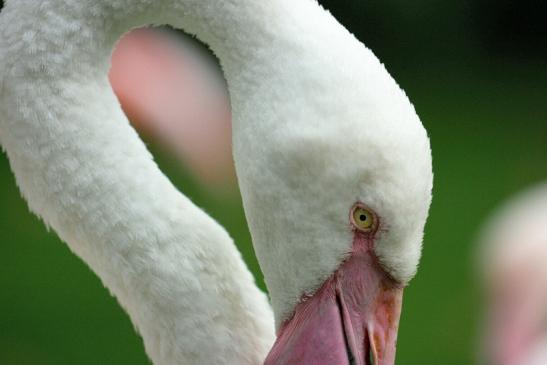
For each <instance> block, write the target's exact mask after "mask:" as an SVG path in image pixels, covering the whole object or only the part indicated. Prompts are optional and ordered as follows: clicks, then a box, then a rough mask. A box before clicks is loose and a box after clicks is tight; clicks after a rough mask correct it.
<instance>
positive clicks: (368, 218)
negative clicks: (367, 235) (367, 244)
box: [351, 205, 376, 232]
mask: <svg viewBox="0 0 547 365" xmlns="http://www.w3.org/2000/svg"><path fill="white" fill-rule="evenodd" d="M351 223H352V224H353V225H354V226H355V228H357V229H358V230H360V231H362V232H370V231H372V230H374V229H375V228H376V216H375V215H374V213H373V212H372V211H370V210H369V209H367V208H365V207H363V206H362V205H356V206H354V207H353V211H352V213H351Z"/></svg>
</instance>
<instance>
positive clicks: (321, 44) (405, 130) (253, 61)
mask: <svg viewBox="0 0 547 365" xmlns="http://www.w3.org/2000/svg"><path fill="white" fill-rule="evenodd" d="M151 23H153V24H164V23H168V24H171V25H173V26H175V27H178V28H183V29H184V30H186V31H188V32H190V33H193V34H196V35H197V37H198V38H200V39H201V40H203V41H204V42H206V43H207V44H208V45H209V46H210V47H211V48H212V49H213V51H214V52H215V53H216V55H217V56H218V57H219V58H220V60H221V64H222V67H223V70H224V73H225V76H226V78H227V81H228V85H229V90H230V95H231V103H232V110H233V120H234V122H233V144H234V160H235V164H236V169H237V173H238V179H239V184H240V188H241V193H242V198H243V202H244V206H245V210H246V215H247V220H248V222H249V228H250V230H251V234H252V237H253V244H254V246H255V250H256V253H257V256H258V258H259V261H260V264H261V267H262V270H263V272H264V275H265V280H266V282H267V285H268V289H269V292H270V295H271V300H272V306H273V309H274V312H275V314H276V316H275V317H276V323H277V324H278V325H279V324H280V323H281V322H282V321H283V320H284V319H286V318H288V317H289V315H290V314H291V313H292V311H293V310H294V307H295V305H296V304H297V303H298V301H299V299H300V298H301V297H302V295H304V294H310V293H313V292H314V291H315V290H316V289H317V288H318V287H319V286H320V285H321V283H323V282H324V281H325V279H327V278H328V277H329V276H330V275H331V274H332V273H333V272H334V271H335V270H336V268H337V267H338V266H339V265H340V263H341V262H342V260H343V259H344V258H346V257H347V255H348V252H349V251H350V249H351V235H352V232H351V229H350V227H349V224H348V211H349V209H350V208H351V207H352V205H353V204H354V203H355V202H356V201H362V202H365V203H366V204H367V206H369V207H370V208H372V209H374V211H375V212H376V213H377V214H378V215H379V216H380V217H381V218H382V226H381V227H380V231H379V236H378V239H377V243H376V246H375V247H374V250H375V254H376V255H377V256H378V258H379V260H380V262H381V263H382V266H383V268H384V269H385V270H386V271H387V272H389V273H390V274H391V276H392V277H393V278H394V279H396V280H397V281H399V282H400V283H402V284H405V283H407V282H408V280H410V278H411V277H412V276H413V275H414V273H415V271H416V268H417V264H418V260H419V257H420V251H421V242H422V235H423V227H424V224H425V220H426V216H427V211H428V207H429V203H430V200H431V186H432V173H431V155H430V148H429V140H428V137H427V134H426V132H425V130H424V128H423V127H422V124H421V122H420V121H419V118H418V117H417V115H416V113H415V111H414V108H413V107H412V105H411V104H410V102H409V101H408V98H407V97H406V95H405V94H404V92H403V91H402V90H401V89H400V88H399V86H398V85H397V84H396V83H395V81H394V80H393V79H392V78H391V76H390V75H389V74H388V73H387V71H386V70H385V68H384V66H383V65H382V64H381V63H380V62H379V61H378V59H377V58H376V57H375V56H374V55H373V54H372V52H371V51H370V50H368V49H367V48H365V47H364V46H363V45H362V44H361V43H360V42H359V41H357V40H356V39H355V38H354V37H353V36H352V35H351V34H350V33H349V32H348V31H347V30H345V29H344V28H343V27H342V26H340V24H339V23H338V22H337V21H336V20H335V19H334V18H333V17H332V16H331V15H330V14H328V13H327V12H326V11H324V10H323V9H321V8H320V7H319V6H318V5H317V3H315V2H314V1H312V0H299V1H292V0H275V1H268V2H262V1H251V0H232V1H220V0H217V1H198V0H160V1H152V0H109V1H107V0H94V1H62V0H44V1H40V2H37V1H34V0H21V1H17V2H16V1H13V0H12V1H8V2H7V4H6V6H5V8H4V9H3V11H2V13H1V14H0V75H1V76H0V77H2V78H1V79H0V87H1V89H0V113H1V115H2V118H1V119H0V143H1V144H2V146H3V147H4V149H5V150H6V152H7V154H8V157H9V160H10V164H11V167H12V169H13V172H14V173H15V175H16V179H17V184H18V185H19V187H20V190H21V192H22V194H23V196H24V197H25V198H26V199H27V201H28V203H29V206H30V208H31V209H32V211H33V212H35V213H36V214H38V215H39V216H40V217H42V219H43V220H44V222H45V223H46V224H47V225H48V226H51V227H53V229H54V230H55V231H56V232H57V233H58V234H59V236H60V237H61V239H63V240H64V241H65V242H67V243H68V244H69V246H70V247H71V249H72V250H73V251H74V252H75V253H76V254H77V255H78V256H80V257H81V258H82V259H83V260H84V261H85V262H87V263H88V264H89V265H90V267H91V268H92V269H93V270H94V271H95V272H96V273H97V274H98V275H99V276H100V277H101V279H102V280H103V282H104V284H105V285H106V286H107V287H108V288H109V289H110V290H111V292H112V293H113V294H114V295H115V296H116V297H117V298H118V300H119V302H120V304H121V305H122V306H123V307H124V308H125V309H126V310H127V312H128V313H129V315H130V317H131V319H132V321H133V323H134V324H135V325H136V327H137V328H138V330H139V332H140V333H141V335H142V336H143V339H144V343H145V347H146V351H147V353H148V355H149V356H150V357H151V359H152V360H153V361H154V362H155V363H157V364H175V363H187V364H257V363H259V362H260V361H261V360H262V359H263V357H264V356H265V354H266V351H267V350H268V348H269V346H270V345H271V343H272V341H273V338H274V337H273V322H272V321H273V320H272V315H271V311H270V308H269V306H268V304H267V301H266V297H265V296H264V294H262V293H261V292H260V291H259V290H258V289H257V288H256V286H255V285H254V281H253V279H252V276H251V274H250V273H249V271H248V270H247V268H246V267H245V265H244V263H243V261H242V260H241V257H240V255H239V253H238V252H237V250H236V249H235V246H234V245H233V243H232V240H231V239H230V238H229V236H228V235H227V234H226V232H225V231H224V230H223V229H222V228H221V227H220V226H219V225H218V224H217V223H216V222H214V221H213V220H212V219H211V218H210V217H208V216H207V215H206V214H205V213H203V212H202V211H201V210H200V209H199V208H197V207H196V206H195V205H193V204H192V203H191V202H190V201H189V200H188V199H187V198H186V197H184V196H183V195H182V194H180V193H179V192H178V191H177V190H176V189H175V188H174V187H173V185H172V184H171V183H170V182H169V181H168V179H167V178H166V177H165V176H164V175H163V174H162V173H161V171H159V169H158V168H157V166H156V164H155V163H154V162H153V160H152V157H151V155H150V154H149V153H148V151H147V150H146V147H145V146H144V144H143V143H142V142H141V140H140V139H139V138H138V136H137V134H136V133H135V131H134V130H133V129H132V128H131V127H130V126H129V124H128V122H127V120H126V117H125V116H124V114H123V112H122V111H121V109H120V107H119V105H118V102H117V100H116V98H115V96H114V94H113V93H112V91H111V89H110V86H109V84H108V80H107V71H108V68H109V57H110V53H111V50H112V48H113V46H114V44H115V42H116V40H117V39H119V37H120V36H121V35H122V34H123V33H124V32H126V31H127V30H129V29H131V28H133V27H137V26H141V25H144V24H151Z"/></svg>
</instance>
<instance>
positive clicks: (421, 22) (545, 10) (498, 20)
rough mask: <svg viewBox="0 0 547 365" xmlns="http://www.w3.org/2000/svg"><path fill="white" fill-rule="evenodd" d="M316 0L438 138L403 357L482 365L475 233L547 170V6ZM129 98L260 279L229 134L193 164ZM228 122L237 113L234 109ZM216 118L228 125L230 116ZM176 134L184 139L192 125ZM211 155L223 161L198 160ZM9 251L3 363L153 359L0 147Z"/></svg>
mask: <svg viewBox="0 0 547 365" xmlns="http://www.w3.org/2000/svg"><path fill="white" fill-rule="evenodd" d="M320 2H321V3H322V4H323V5H324V6H325V7H326V8H328V9H330V10H331V12H332V13H333V14H334V15H335V16H336V17H337V18H338V19H339V21H340V22H341V23H342V24H344V25H345V26H346V27H347V28H349V29H350V30H351V31H352V32H353V33H354V34H355V35H356V36H357V37H358V38H359V39H360V40H362V41H363V42H364V43H365V44H366V45H367V46H368V47H370V48H371V49H372V50H373V51H374V52H375V53H376V54H377V55H378V56H379V58H380V59H381V60H382V61H383V62H384V63H385V64H386V66H387V68H388V70H389V71H390V72H391V74H392V75H393V76H394V77H395V79H396V80H398V82H399V83H400V85H401V86H402V87H403V88H404V89H405V90H406V92H407V94H408V95H409V97H410V99H411V100H412V101H413V103H414V105H415V107H416V109H417V111H418V114H419V115H420V116H421V118H422V121H423V123H424V125H425V127H426V129H427V130H428V132H429V135H430V138H431V143H432V149H433V157H434V172H435V187H434V199H433V204H432V207H431V214H430V219H429V221H428V224H427V229H426V234H425V243H424V253H423V259H422V262H421V266H420V270H419V273H418V275H417V277H416V278H415V279H414V280H413V281H412V283H411V285H410V287H409V288H408V289H407V290H406V291H405V299H404V307H403V315H402V321H401V327H400V334H399V343H398V354H397V364H402V365H418V364H420V365H429V364H430V365H438V364H444V365H465V364H475V363H476V347H477V345H476V343H477V340H478V338H477V337H478V336H477V332H478V327H479V326H480V318H481V310H482V309H481V295H480V294H481V293H480V286H479V285H478V282H477V278H476V276H475V267H474V265H475V261H474V259H473V257H474V252H475V247H474V240H475V237H476V234H477V232H478V230H479V228H480V226H481V224H482V222H483V221H484V219H485V218H486V217H487V216H488V214H489V213H490V212H491V211H492V209H494V208H495V206H496V205H498V204H499V203H500V202H501V201H503V200H504V199H505V198H507V197H508V196H510V195H511V194H512V193H514V192H517V191H519V190H520V189H523V188H525V187H527V186H529V185H530V184H532V183H534V182H538V181H541V180H542V179H547V100H546V99H547V2H545V1H542V0H521V1H518V2H517V1H512V0H497V1H488V0H463V1H462V0H420V1H414V2H412V3H409V2H408V1H404V0H383V1H376V0H345V1H335V0H328V1H320ZM170 37H171V40H173V39H174V41H175V42H176V39H177V38H180V37H182V36H181V35H179V34H178V33H173V32H172V31H171V32H170ZM186 42H187V41H186ZM143 47H144V46H143ZM198 48H199V47H198ZM136 49H137V51H138V50H139V44H138V42H137V44H136ZM154 52H156V51H154V50H152V51H150V50H149V49H148V51H147V52H145V53H146V54H148V55H150V54H152V55H154V54H155V53H154ZM157 52H159V51H157ZM200 52H201V51H200ZM130 59H138V57H137V56H135V57H130ZM152 61H153V59H152ZM121 64H122V65H123V62H122V63H121ZM213 64H214V63H213ZM121 69H122V71H123V69H124V67H121ZM216 72H218V71H216ZM143 82H144V83H146V82H150V81H143ZM214 82H217V81H214ZM216 85H222V82H220V84H219V83H218V82H217V84H216ZM144 87H146V85H143V88H144ZM129 89H130V90H131V89H133V90H134V89H138V85H133V86H131V87H130V88H129ZM122 91H123V89H122V88H121V89H120V92H122ZM221 94H222V93H221ZM167 95H168V93H167ZM123 97H124V96H123V95H120V100H122V101H124V99H123ZM219 98H221V99H222V95H220V96H219ZM176 99H177V98H176V95H175V97H174V100H176ZM135 100H136V101H137V108H138V100H139V99H133V107H135V105H134V104H135ZM126 102H127V104H124V107H127V109H126V110H127V112H128V115H130V116H132V117H133V116H134V118H132V119H135V121H136V122H137V123H136V126H137V127H138V128H139V130H140V133H141V135H142V137H143V139H144V140H145V141H146V142H147V144H148V146H149V148H150V149H151V151H152V152H153V154H154V155H155V157H156V159H157V161H158V163H159V165H160V167H161V168H162V169H163V171H164V172H165V173H166V174H167V175H168V176H169V177H170V179H171V180H172V181H173V182H174V184H175V185H176V186H177V187H178V188H179V189H180V190H181V191H183V192H184V193H185V194H187V195H188V196H189V197H191V199H192V200H193V201H194V202H195V203H196V204H197V205H199V206H201V207H203V208H204V209H205V210H206V211H207V212H208V213H210V214H211V215H212V216H213V217H215V218H216V219H217V220H218V221H219V222H220V223H221V224H222V225H224V226H225V227H226V228H227V229H228V231H229V232H230V233H231V235H232V236H233V237H234V238H235V241H236V242H237V244H238V246H239V248H240V249H241V251H242V252H243V255H244V257H245V260H246V261H247V263H248V264H249V266H250V267H251V269H252V271H253V272H254V274H255V276H256V278H257V280H258V282H259V284H260V285H261V287H262V288H264V285H263V281H262V275H261V273H260V270H259V267H258V265H257V263H256V260H255V258H254V254H253V251H252V246H251V242H250V237H249V233H248V230H247V226H246V222H245V218H244V213H243V210H242V207H241V201H240V197H239V194H238V192H237V187H236V186H235V185H234V184H233V181H234V180H233V178H232V177H230V176H231V175H230V174H231V173H230V167H228V168H226V170H222V169H223V168H224V167H223V166H225V165H226V164H228V165H229V163H230V158H229V153H228V158H226V153H227V152H226V151H227V150H226V147H222V148H217V147H218V146H219V144H221V145H222V143H224V142H222V141H223V139H222V136H220V137H218V138H219V139H218V141H217V142H211V141H209V142H207V141H205V142H204V143H202V144H200V146H201V147H203V145H205V146H208V148H205V149H203V148H202V149H201V150H200V151H198V152H196V153H197V155H199V156H206V157H204V158H202V159H201V160H202V162H200V161H199V159H198V161H197V162H196V161H195V160H192V158H191V157H188V154H190V155H192V149H191V148H186V149H183V150H178V149H177V143H178V142H177V141H176V140H175V141H173V140H170V141H168V140H166V139H165V138H164V136H165V133H161V132H158V131H157V129H154V127H150V125H149V124H147V123H149V122H150V123H151V121H149V120H147V118H148V119H153V117H154V113H153V112H151V114H145V116H144V117H143V116H142V114H138V110H137V112H135V111H133V112H134V113H133V112H132V110H131V107H132V104H131V101H127V100H126ZM219 108H220V109H219V110H220V111H218V110H217V111H218V112H219V113H220V114H219V115H221V114H222V106H220V107H219ZM132 113H133V114H132ZM1 117H2V116H0V118H1ZM170 118H171V120H177V117H173V116H172V115H171V117H170ZM219 118H220V117H219ZM223 118H224V119H222V120H224V122H223V123H229V113H228V117H226V116H225V115H224V117H223ZM139 119H140V120H139ZM143 119H144V120H143ZM179 119H180V117H179ZM182 119H184V118H182ZM181 123H183V121H181ZM211 125H213V126H214V123H213V124H211ZM226 125H228V129H226ZM217 127H218V128H221V129H222V128H224V130H225V131H226V130H227V131H229V124H223V125H222V126H216V127H214V128H217ZM207 128H209V127H207ZM182 130H183V131H184V128H182ZM223 133H224V134H226V133H227V132H223ZM167 134H168V135H172V133H167ZM175 135H177V134H175ZM197 135H199V133H198V134H197ZM221 135H222V133H221ZM162 136H163V137H162ZM177 136H179V135H177ZM178 138H180V144H184V145H186V142H185V139H184V138H185V137H184V133H181V135H180V136H179V137H178ZM196 138H197V137H196ZM193 139H195V138H193ZM198 147H199V146H198ZM198 147H196V148H198ZM228 148H229V146H228ZM211 151H213V152H211ZM208 152H210V155H209V157H207V156H208V155H207V153H208ZM181 156H182V157H181ZM219 156H220V157H219ZM215 159H218V160H219V161H221V162H218V161H217V162H215V163H218V165H205V167H203V165H200V163H205V164H207V163H208V162H207V161H210V160H215ZM203 161H205V162H203ZM215 161H216V160H215ZM222 161H224V162H222ZM226 161H227V162H226ZM196 166H197V167H196ZM200 166H201V167H200ZM200 169H201V170H200ZM221 170H222V173H217V172H218V171H221ZM211 171H213V172H212V173H211ZM0 248H1V254H0V364H10V365H11V364H18V365H23V364H43V365H46V364H47V365H49V364H56V365H58V364H81V365H84V364H148V363H149V362H148V360H147V358H146V355H145V353H144V350H143V346H142V341H141V339H140V338H139V337H138V336H137V335H136V334H135V331H134V330H133V328H132V325H131V323H130V321H129V319H128V317H127V316H126V315H125V313H124V312H123V311H122V310H121V309H120V307H119V306H118V305H117V303H116V300H115V299H114V298H112V297H111V296H110V295H109V293H108V291H107V290H106V289H105V288H104V287H103V286H102V284H101V283H100V281H99V280H98V279H97V277H95V275H94V274H93V273H92V272H91V271H90V270H89V269H88V268H87V267H86V266H85V264H83V263H82V262H81V261H80V260H79V259H78V258H77V257H75V256H74V255H73V254H72V253H71V252H70V251H69V249H68V248H67V246H66V245H65V244H64V243H62V242H60V241H59V239H58V238H57V236H56V235H55V234H54V233H53V232H48V231H47V230H46V228H45V227H44V225H43V224H42V223H41V222H40V221H39V220H38V219H37V218H36V217H35V216H33V215H32V214H30V213H29V211H28V208H27V206H26V203H25V202H24V201H23V200H22V198H21V197H20V195H19V192H18V190H17V187H16V184H15V181H14V178H13V176H12V174H11V172H10V168H9V164H8V161H7V159H6V156H5V155H4V154H0Z"/></svg>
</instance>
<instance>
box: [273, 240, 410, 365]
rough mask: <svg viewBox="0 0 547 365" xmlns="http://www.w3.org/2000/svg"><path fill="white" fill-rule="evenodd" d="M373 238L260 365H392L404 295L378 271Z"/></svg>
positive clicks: (288, 326)
mask: <svg viewBox="0 0 547 365" xmlns="http://www.w3.org/2000/svg"><path fill="white" fill-rule="evenodd" d="M373 245H374V232H369V233H362V232H360V231H358V230H356V231H355V233H354V238H353V245H352V251H351V253H350V255H349V257H348V259H347V260H345V261H344V262H343V263H342V264H341V265H340V267H339V268H338V270H336V272H335V273H334V274H333V275H332V276H331V277H330V278H329V279H327V280H326V281H325V283H324V284H323V285H322V286H321V288H320V289H318V290H317V292H315V293H314V294H313V295H312V296H310V297H307V298H305V299H304V300H302V301H301V302H300V303H299V304H298V305H297V306H296V309H295V312H294V314H293V316H292V317H291V318H289V319H288V320H287V321H285V323H284V324H283V325H282V326H281V328H280V329H279V331H278V337H277V341H276V342H275V344H274V346H273V348H272V350H271V351H270V354H269V355H268V357H267V358H266V361H265V363H264V364H265V365H289V364H291V365H327V364H328V365H342V364H343V365H372V364H375V365H393V364H394V362H395V344H396V339H397V330H398V324H399V317H400V311H401V304H402V293H403V289H402V287H400V286H399V285H398V284H397V283H396V282H395V281H394V280H393V279H391V278H390V277H389V276H388V275H387V274H386V273H385V271H384V270H383V269H382V268H381V267H380V265H379V263H378V260H377V258H376V256H375V255H374V252H373Z"/></svg>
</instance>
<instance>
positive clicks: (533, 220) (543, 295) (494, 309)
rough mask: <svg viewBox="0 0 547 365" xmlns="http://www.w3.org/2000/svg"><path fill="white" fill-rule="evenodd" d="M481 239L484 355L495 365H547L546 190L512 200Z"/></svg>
mask: <svg viewBox="0 0 547 365" xmlns="http://www.w3.org/2000/svg"><path fill="white" fill-rule="evenodd" d="M483 236H484V237H483V239H482V243H483V244H482V251H481V255H480V270H481V272H482V275H483V281H484V283H485V284H486V286H485V289H486V291H485V292H486V295H487V311H486V313H485V317H486V318H485V319H486V323H485V328H484V334H483V335H484V338H483V346H484V348H483V350H482V351H483V354H482V355H483V357H484V358H485V360H487V363H488V364H493V365H539V364H547V185H541V186H538V187H536V188H534V189H531V190H529V191H527V192H524V193H522V194H521V195H518V196H517V197H516V198H513V199H512V200H511V201H510V202H509V203H507V205H506V206H504V207H503V209H502V210H500V211H499V212H498V213H497V214H496V215H495V216H494V218H493V219H492V220H491V221H490V223H489V224H488V225H487V228H486V230H485V233H484V234H483Z"/></svg>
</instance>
